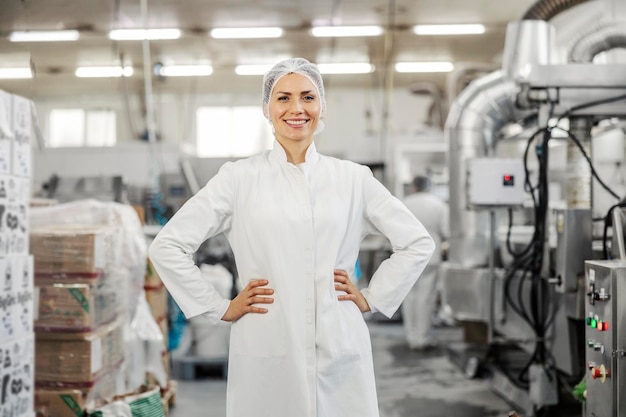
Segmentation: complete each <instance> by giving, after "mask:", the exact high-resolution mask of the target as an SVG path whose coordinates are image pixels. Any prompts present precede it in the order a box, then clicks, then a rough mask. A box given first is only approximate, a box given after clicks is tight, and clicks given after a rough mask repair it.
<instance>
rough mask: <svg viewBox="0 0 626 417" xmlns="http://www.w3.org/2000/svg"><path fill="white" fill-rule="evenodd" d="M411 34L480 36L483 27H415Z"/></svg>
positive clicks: (476, 25)
mask: <svg viewBox="0 0 626 417" xmlns="http://www.w3.org/2000/svg"><path fill="white" fill-rule="evenodd" d="M413 32H414V33H415V34H417V35H480V34H481V33H485V26H484V25H480V24H467V25H416V26H413Z"/></svg>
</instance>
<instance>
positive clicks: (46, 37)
mask: <svg viewBox="0 0 626 417" xmlns="http://www.w3.org/2000/svg"><path fill="white" fill-rule="evenodd" d="M78 38H80V34H79V33H78V31H77V30H46V31H35V30H27V31H16V32H11V34H10V35H9V40H10V41H11V42H67V41H75V40H78Z"/></svg>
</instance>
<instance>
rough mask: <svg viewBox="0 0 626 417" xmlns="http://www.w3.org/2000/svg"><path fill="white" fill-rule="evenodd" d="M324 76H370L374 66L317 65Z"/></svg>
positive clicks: (363, 64)
mask: <svg viewBox="0 0 626 417" xmlns="http://www.w3.org/2000/svg"><path fill="white" fill-rule="evenodd" d="M317 67H318V68H319V70H320V72H321V73H322V74H368V73H370V72H372V71H374V66H373V65H372V64H368V63H364V62H363V63H347V64H317Z"/></svg>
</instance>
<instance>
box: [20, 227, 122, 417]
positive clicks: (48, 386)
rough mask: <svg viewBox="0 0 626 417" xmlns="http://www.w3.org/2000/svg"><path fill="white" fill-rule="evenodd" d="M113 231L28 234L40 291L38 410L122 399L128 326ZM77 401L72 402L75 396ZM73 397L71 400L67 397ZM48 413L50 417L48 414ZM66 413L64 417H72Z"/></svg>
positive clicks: (48, 229) (65, 229)
mask: <svg viewBox="0 0 626 417" xmlns="http://www.w3.org/2000/svg"><path fill="white" fill-rule="evenodd" d="M117 238H118V235H117V233H116V230H115V228H114V227H111V226H92V225H46V226H38V227H34V228H33V229H32V230H31V234H30V245H31V252H32V253H33V256H34V272H35V274H34V275H35V286H36V288H37V289H38V291H39V301H38V316H37V318H36V319H35V335H36V338H35V342H36V343H35V384H36V388H37V391H36V394H37V395H36V398H35V400H36V408H37V411H38V412H39V413H45V412H48V413H49V412H50V410H49V408H50V407H51V405H50V404H51V403H54V402H55V401H57V400H62V399H63V398H66V399H68V400H69V398H74V397H76V398H81V400H80V401H78V400H77V399H74V400H73V401H76V404H83V405H84V406H87V405H88V404H90V403H91V404H94V405H95V404H97V403H98V401H105V400H106V399H107V398H112V397H113V396H114V395H117V394H119V393H120V392H123V391H124V369H125V368H124V365H125V363H124V359H125V346H124V334H123V325H124V323H125V322H126V321H127V318H126V314H125V301H126V299H125V297H126V292H125V291H124V284H125V282H124V280H123V277H122V276H120V275H119V274H117V273H116V271H115V269H114V268H113V265H114V262H115V260H116V259H119V250H120V245H119V242H116V239H117ZM74 391H76V392H75V393H74V395H73V396H72V393H73V392H74ZM67 395H70V397H62V396H67ZM46 410H47V411H46ZM72 412H73V411H72V409H71V408H69V407H67V409H66V412H65V413H61V414H57V415H58V416H59V417H63V416H65V415H67V416H70V415H71V413H72Z"/></svg>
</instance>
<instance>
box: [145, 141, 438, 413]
mask: <svg viewBox="0 0 626 417" xmlns="http://www.w3.org/2000/svg"><path fill="white" fill-rule="evenodd" d="M220 232H224V233H225V234H226V236H227V237H228V240H229V242H230V244H231V247H232V250H233V253H234V255H235V261H236V264H237V270H238V274H239V278H240V279H241V285H242V286H245V285H246V284H247V283H248V281H249V280H251V279H255V278H265V279H268V280H269V287H271V288H273V289H274V291H275V292H274V303H273V304H263V305H262V306H263V307H267V308H268V310H269V312H268V313H267V314H247V315H245V316H243V317H242V318H241V319H239V320H238V321H236V322H234V323H233V324H232V328H231V339H230V353H229V356H230V357H229V369H228V389H227V416H228V417H251V416H255V417H296V416H297V417H347V416H358V417H378V415H379V414H378V403H377V397H376V387H375V381H374V372H373V365H372V354H371V342H370V337H369V332H368V329H367V325H366V323H365V321H364V319H363V315H362V314H361V312H360V311H359V309H358V307H357V306H356V304H354V303H353V302H351V301H341V302H340V301H338V300H337V295H338V292H337V291H336V290H335V288H334V281H333V276H334V274H333V270H334V269H343V270H346V271H348V273H349V274H350V275H351V276H352V274H353V272H354V267H355V263H356V260H357V256H358V253H359V246H360V243H361V240H362V238H363V237H364V236H365V235H367V234H369V233H372V232H376V233H381V234H383V235H384V236H387V238H389V240H390V242H391V244H392V246H393V249H394V252H395V253H394V254H393V255H392V256H391V257H390V259H388V260H386V261H384V262H383V263H382V264H381V265H380V267H379V268H378V270H377V271H376V273H375V274H374V276H373V277H372V278H371V280H370V284H369V287H368V288H366V289H363V290H362V292H363V294H364V295H365V297H366V299H367V301H368V302H369V304H370V306H372V307H373V308H375V309H377V310H378V311H380V312H381V313H383V314H385V315H386V316H389V317H390V316H392V315H393V313H394V312H395V311H396V309H397V308H398V307H399V306H400V304H401V302H402V300H403V299H404V297H405V296H406V294H407V293H408V291H409V290H410V288H411V287H412V286H413V283H414V282H415V281H416V280H417V278H418V277H419V275H420V273H421V272H422V270H423V269H424V267H425V266H426V264H427V263H428V260H429V258H430V256H431V255H432V253H433V250H434V244H433V242H432V239H431V238H430V236H429V235H428V233H427V232H426V229H425V228H424V227H423V226H422V224H421V223H420V222H419V221H418V220H417V219H416V218H415V216H413V215H412V214H411V213H410V212H409V210H408V209H407V208H406V207H405V206H404V204H402V203H401V202H400V201H399V200H397V199H396V198H395V197H393V196H392V195H391V194H390V193H389V192H388V190H387V189H386V188H385V187H384V186H383V185H382V184H381V183H380V182H379V181H377V180H376V179H375V178H374V177H373V175H372V173H371V171H370V170H369V169H368V168H367V167H364V166H361V165H358V164H355V163H352V162H348V161H342V160H338V159H335V158H330V157H326V156H322V155H320V154H318V153H317V151H316V149H315V145H314V144H311V146H309V149H308V150H307V154H306V162H305V163H304V164H301V165H299V166H295V165H293V164H291V163H288V162H287V158H286V154H285V151H284V149H283V148H282V146H281V145H280V144H278V142H275V143H274V148H273V150H271V151H267V152H265V153H262V154H260V155H257V156H253V157H251V158H247V159H243V160H239V161H236V162H233V163H226V164H225V165H224V166H222V168H221V169H220V170H219V172H218V174H217V175H216V176H215V177H213V178H212V179H211V180H210V181H209V182H208V183H207V185H206V186H205V187H204V188H203V189H202V190H201V191H199V192H198V193H197V195H195V196H194V197H192V198H191V199H190V200H189V201H188V202H187V203H186V204H185V205H184V206H183V207H181V208H180V210H179V211H178V212H177V213H176V215H175V216H173V217H172V219H170V221H169V222H168V223H167V224H166V225H165V226H164V228H163V229H162V231H161V232H160V233H159V234H158V236H157V237H156V238H155V240H154V241H153V243H152V244H151V246H150V250H149V255H150V258H151V260H152V262H153V263H154V266H155V268H156V270H157V272H158V273H159V275H160V276H161V278H162V280H163V282H164V283H165V285H166V287H167V289H168V290H169V292H170V293H171V295H172V296H173V298H174V299H175V300H176V301H177V303H178V305H179V306H180V308H181V309H182V311H183V313H184V314H185V315H186V316H187V317H191V316H195V315H199V314H203V315H204V316H205V317H207V318H209V319H210V320H212V321H218V320H219V319H220V318H221V317H222V316H223V314H224V313H225V312H226V309H227V308H228V304H229V300H225V299H223V298H222V297H221V296H220V295H219V294H218V293H217V291H216V290H215V289H214V288H212V287H211V285H210V284H209V283H208V282H207V281H206V280H203V279H202V277H201V275H200V271H199V270H198V268H196V266H195V265H194V263H193V258H192V256H193V254H194V253H195V251H196V250H197V249H198V247H199V245H200V244H201V243H202V242H204V241H205V240H206V239H207V238H209V237H211V236H214V235H216V234H218V233H220ZM207 412H208V414H210V404H207Z"/></svg>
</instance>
